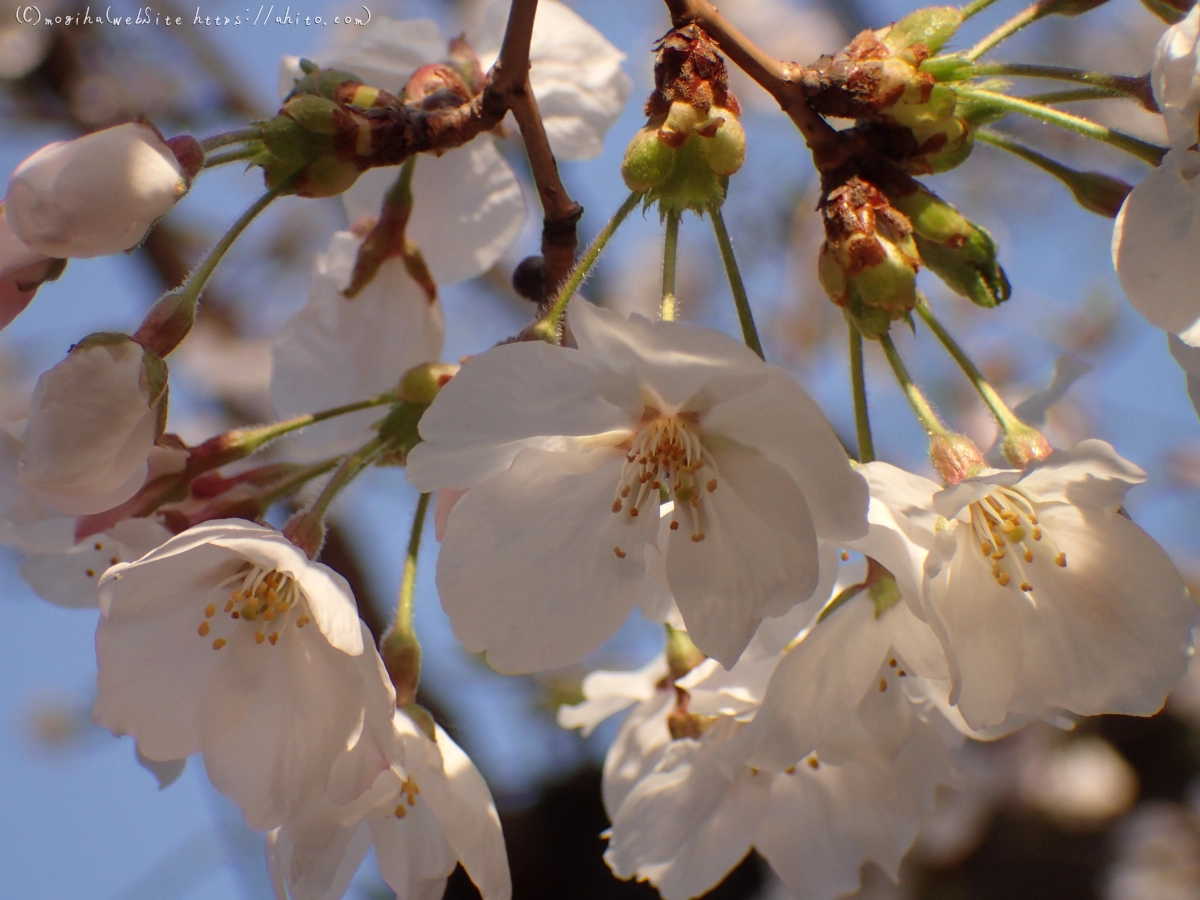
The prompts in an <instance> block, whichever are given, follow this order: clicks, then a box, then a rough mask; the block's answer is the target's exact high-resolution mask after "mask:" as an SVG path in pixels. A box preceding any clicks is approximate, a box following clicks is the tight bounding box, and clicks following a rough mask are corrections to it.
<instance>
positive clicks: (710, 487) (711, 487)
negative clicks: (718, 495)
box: [704, 478, 717, 494]
mask: <svg viewBox="0 0 1200 900" xmlns="http://www.w3.org/2000/svg"><path fill="white" fill-rule="evenodd" d="M704 489H705V490H706V491H708V492H709V493H710V494H711V493H712V492H713V491H715V490H716V489H717V479H715V478H710V479H709V480H708V484H706V485H705V486H704Z"/></svg>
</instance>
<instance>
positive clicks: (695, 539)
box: [692, 531, 704, 544]
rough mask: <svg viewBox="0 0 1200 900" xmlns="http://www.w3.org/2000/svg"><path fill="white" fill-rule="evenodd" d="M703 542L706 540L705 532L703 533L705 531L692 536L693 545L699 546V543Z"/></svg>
mask: <svg viewBox="0 0 1200 900" xmlns="http://www.w3.org/2000/svg"><path fill="white" fill-rule="evenodd" d="M702 540H704V532H703V531H701V532H700V533H699V534H693V535H692V543H693V544H698V543H700V542H701V541H702Z"/></svg>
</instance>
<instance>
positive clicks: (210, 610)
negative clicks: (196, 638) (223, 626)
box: [204, 603, 217, 619]
mask: <svg viewBox="0 0 1200 900" xmlns="http://www.w3.org/2000/svg"><path fill="white" fill-rule="evenodd" d="M216 614H217V605H216V604H215V603H210V604H208V606H206V607H204V618H206V619H211V618H212V617H213V616H215V615H216Z"/></svg>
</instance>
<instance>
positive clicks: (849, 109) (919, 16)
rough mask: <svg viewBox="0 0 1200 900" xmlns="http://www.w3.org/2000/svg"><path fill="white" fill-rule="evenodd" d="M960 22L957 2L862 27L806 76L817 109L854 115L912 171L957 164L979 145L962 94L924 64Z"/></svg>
mask: <svg viewBox="0 0 1200 900" xmlns="http://www.w3.org/2000/svg"><path fill="white" fill-rule="evenodd" d="M961 24H962V13H961V12H960V11H959V9H958V8H957V7H953V6H935V7H930V8H928V9H921V10H917V11H916V12H914V13H912V14H910V15H908V16H906V17H905V18H903V19H901V20H900V21H899V22H897V23H895V24H894V25H892V26H891V27H890V28H884V29H880V30H879V31H863V32H862V33H860V34H859V35H858V36H857V37H856V38H855V39H854V40H853V41H852V42H851V43H850V45H849V46H848V47H846V48H845V49H843V50H839V51H838V52H837V53H835V54H834V55H832V56H822V57H821V58H820V59H819V60H818V61H817V63H816V65H815V66H813V67H812V68H811V69H807V70H806V71H805V73H804V81H803V85H804V93H805V95H806V96H807V97H808V101H809V103H810V104H811V105H812V107H813V109H815V110H816V111H817V112H818V113H820V114H822V115H825V116H832V117H834V118H842V119H855V120H857V127H858V128H859V129H860V130H861V131H863V132H869V133H870V134H871V136H872V143H874V144H875V145H877V146H882V147H884V148H886V152H887V153H888V155H889V156H891V157H892V158H893V159H895V160H896V161H897V162H899V163H900V164H901V165H902V166H903V167H904V168H905V169H906V170H908V171H909V172H912V173H914V174H930V173H934V172H945V171H948V170H949V169H953V168H954V167H955V166H958V165H960V164H961V163H962V162H963V161H965V160H966V158H967V157H968V156H969V155H970V153H971V149H972V147H973V145H974V133H973V130H972V129H973V126H972V124H971V123H969V122H968V120H967V119H966V118H965V117H964V115H963V114H962V113H963V111H962V110H960V109H959V108H958V106H959V104H958V98H957V95H956V94H955V92H954V91H953V90H952V89H951V88H950V87H949V86H947V85H945V84H942V83H940V82H939V81H938V79H937V77H936V76H935V74H933V73H932V72H931V71H929V70H927V69H926V67H925V66H924V63H925V62H926V60H928V59H929V58H930V57H931V56H932V55H933V54H935V53H937V52H938V50H940V49H941V47H942V45H943V44H945V43H946V41H947V40H949V39H950V38H951V37H953V36H954V34H955V32H957V31H958V28H959V26H960V25H961Z"/></svg>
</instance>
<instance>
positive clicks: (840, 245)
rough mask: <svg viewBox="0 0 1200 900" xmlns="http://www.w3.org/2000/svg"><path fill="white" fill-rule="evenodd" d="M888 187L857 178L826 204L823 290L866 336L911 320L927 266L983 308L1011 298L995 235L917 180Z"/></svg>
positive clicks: (819, 268)
mask: <svg viewBox="0 0 1200 900" xmlns="http://www.w3.org/2000/svg"><path fill="white" fill-rule="evenodd" d="M886 183H887V190H886V191H885V190H882V189H881V188H880V187H878V186H876V185H875V184H872V183H871V182H869V181H867V180H866V179H864V178H862V177H861V176H858V175H854V176H851V177H850V178H848V179H847V180H845V181H843V182H842V183H841V184H839V185H837V186H836V187H834V188H832V189H830V190H827V191H826V193H825V195H824V197H823V198H822V201H821V214H822V219H823V221H824V225H825V243H824V244H823V245H822V247H821V253H820V257H819V259H818V264H817V271H818V275H819V277H820V280H821V285H822V286H823V287H824V288H825V291H826V293H828V294H829V296H830V298H831V299H832V300H833V302H834V303H836V304H837V305H838V306H840V307H842V309H844V310H845V312H846V315H847V316H849V317H850V318H851V319H852V320H853V321H854V323H855V326H856V327H857V328H858V330H859V331H860V332H862V334H863V336H864V337H868V338H877V337H880V336H881V335H883V334H886V333H887V331H888V329H889V328H890V327H891V323H892V322H893V321H894V320H896V319H902V318H903V319H907V318H908V316H909V313H910V312H911V311H912V310H913V308H914V307H915V306H916V305H917V302H918V297H919V294H918V291H917V284H916V278H917V272H918V271H919V269H920V268H921V266H925V267H927V268H928V269H929V270H930V271H932V272H933V273H934V274H935V275H937V276H938V277H939V278H941V279H942V281H943V282H945V284H946V286H947V287H949V288H950V289H951V290H952V291H954V292H955V293H957V294H961V295H962V296H964V297H967V298H968V299H970V300H971V301H972V302H974V303H975V304H977V305H979V306H983V307H994V306H996V305H997V304H999V303H1001V302H1003V301H1005V300H1007V299H1008V296H1009V292H1010V288H1009V283H1008V278H1007V277H1006V276H1005V274H1004V270H1003V269H1002V268H1001V267H1000V264H999V262H998V261H997V259H996V243H995V241H993V240H992V237H991V235H989V234H988V233H987V232H986V231H984V230H983V229H982V228H980V227H979V226H978V225H975V224H973V223H971V222H970V221H968V220H967V219H966V218H965V217H964V216H963V215H962V214H961V213H960V212H959V211H958V210H956V209H955V208H954V207H953V206H951V205H950V204H949V203H946V202H945V201H944V200H942V199H941V198H940V197H938V196H937V195H936V194H934V193H933V192H932V191H930V190H929V189H927V188H926V187H924V186H923V185H922V184H920V183H919V182H917V181H916V180H914V179H912V178H907V177H904V178H890V179H887V182H886Z"/></svg>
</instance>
